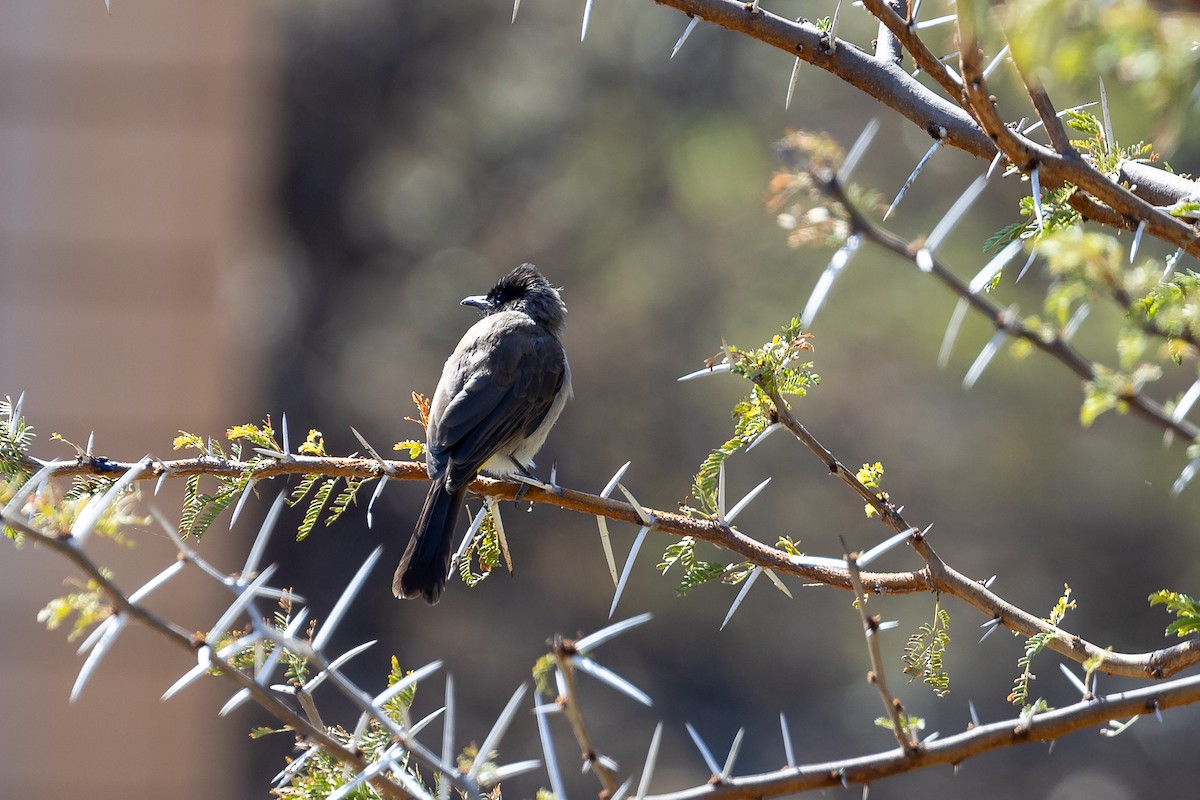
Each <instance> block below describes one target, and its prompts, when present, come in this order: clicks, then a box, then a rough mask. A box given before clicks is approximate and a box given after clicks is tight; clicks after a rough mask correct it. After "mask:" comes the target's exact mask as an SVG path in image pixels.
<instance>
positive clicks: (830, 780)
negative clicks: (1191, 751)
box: [647, 676, 1200, 800]
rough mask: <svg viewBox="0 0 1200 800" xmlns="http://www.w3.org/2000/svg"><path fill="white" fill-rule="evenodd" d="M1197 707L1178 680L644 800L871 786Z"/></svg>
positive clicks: (744, 797) (722, 798)
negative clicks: (913, 743)
mask: <svg viewBox="0 0 1200 800" xmlns="http://www.w3.org/2000/svg"><path fill="white" fill-rule="evenodd" d="M1197 702H1200V676H1193V677H1189V678H1180V679H1178V680H1174V681H1170V682H1168V683H1160V684H1156V685H1154V686H1147V687H1144V688H1141V689H1136V690H1134V691H1130V692H1120V693H1116V694H1111V695H1104V696H1100V697H1095V698H1092V699H1085V700H1081V701H1080V702H1078V703H1074V704H1073V705H1069V706H1066V707H1064V708H1059V709H1055V710H1053V711H1045V712H1042V713H1040V714H1036V715H1034V716H1031V717H1021V718H1016V719H1008V720H1004V721H1001V722H993V723H989V724H987V725H980V726H977V727H972V728H969V729H968V730H966V731H964V732H962V733H959V734H955V735H953V736H943V737H939V738H937V739H933V740H930V739H928V738H927V739H926V740H925V741H924V742H922V743H921V745H920V746H919V747H918V748H917V750H916V752H914V753H906V752H905V751H904V750H903V749H901V748H896V749H893V750H888V751H886V752H882V753H876V754H874V755H869V756H862V757H859V758H851V759H844V760H839V761H825V762H821V763H816V764H807V765H802V766H798V767H794V768H787V769H782V770H777V771H775V772H766V773H762V774H758V775H746V776H743V777H740V778H729V779H728V780H724V781H721V782H719V783H708V784H704V785H702V786H696V787H693V788H691V789H685V790H683V791H680V792H672V793H669V794H661V795H650V796H648V798H647V800H748V799H749V798H759V797H775V796H778V795H787V794H794V793H797V792H804V791H809V790H812V789H826V788H831V787H839V786H843V785H848V784H869V783H873V782H875V781H878V780H880V779H882V778H887V777H890V776H892V775H899V774H901V773H906V772H912V771H914V770H917V769H925V768H928V767H933V766H938V765H941V764H959V763H961V762H963V761H965V760H966V759H968V758H970V757H972V756H976V755H979V754H980V753H986V752H989V751H991V750H999V749H1001V748H1005V747H1013V746H1016V745H1020V744H1027V743H1030V742H1043V741H1051V740H1054V739H1060V738H1062V737H1063V736H1065V735H1066V734H1068V733H1072V732H1074V731H1079V730H1083V729H1085V728H1091V727H1094V726H1096V725H1103V724H1106V723H1107V722H1108V721H1109V720H1111V719H1114V718H1119V717H1136V716H1143V715H1146V714H1154V713H1157V712H1158V711H1159V710H1165V709H1168V708H1175V707H1177V706H1184V705H1189V704H1193V703H1197Z"/></svg>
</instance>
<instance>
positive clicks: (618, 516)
mask: <svg viewBox="0 0 1200 800" xmlns="http://www.w3.org/2000/svg"><path fill="white" fill-rule="evenodd" d="M771 399H772V402H774V403H775V406H776V413H777V417H778V420H779V422H781V423H783V425H784V426H785V427H787V429H788V430H789V431H790V432H791V433H792V434H793V435H795V436H796V437H797V438H798V439H800V441H801V442H803V443H804V444H805V445H806V446H807V447H808V448H809V449H810V450H812V452H813V453H814V454H816V455H817V456H818V458H820V459H821V461H822V463H824V464H825V467H826V468H827V469H828V470H829V472H830V473H831V474H834V475H836V476H837V477H839V478H840V479H841V480H842V482H843V483H846V484H847V485H848V486H849V487H850V488H851V489H852V490H854V491H855V492H856V493H857V494H858V495H859V497H861V498H862V499H863V500H864V502H868V503H871V504H872V505H874V506H875V508H876V511H878V512H879V516H880V520H881V521H882V522H884V523H885V524H887V525H888V526H889V527H890V528H892V529H893V530H894V531H896V532H900V531H904V530H908V529H911V528H912V527H913V526H911V525H909V524H908V523H907V522H905V521H904V518H903V517H902V515H901V514H900V513H899V512H898V511H897V510H896V509H895V508H894V507H893V506H892V505H890V504H888V503H885V502H884V501H881V500H880V499H879V498H877V497H875V495H874V493H873V492H871V490H870V489H868V488H866V487H865V486H863V485H862V484H861V483H860V482H859V481H858V479H857V477H855V473H854V472H853V471H851V470H849V469H847V468H846V467H845V466H844V465H842V463H841V462H840V461H838V460H837V459H836V458H835V457H834V456H833V455H832V454H831V453H830V452H829V450H828V449H826V448H825V447H824V446H823V445H821V443H820V442H819V441H817V439H816V438H815V437H814V436H813V435H812V434H811V433H809V432H808V430H807V429H805V428H804V426H803V425H801V424H800V422H799V421H798V420H797V419H796V418H795V417H794V416H793V415H792V414H791V411H790V410H789V409H788V407H787V404H786V403H785V402H784V401H783V399H782V398H781V397H779V396H778V395H774V396H772V397H771ZM385 465H386V468H387V472H386V474H387V475H388V477H389V478H390V479H392V480H428V475H427V474H426V472H425V467H424V465H423V464H419V463H416V462H411V461H387V462H384V463H380V462H379V461H376V460H374V459H367V458H318V457H314V456H289V457H288V459H287V460H276V461H268V462H265V463H262V464H258V465H254V464H251V463H249V462H238V461H225V460H218V459H213V458H207V457H200V458H195V459H181V460H176V461H167V462H156V463H155V464H154V465H153V466H152V467H151V468H150V469H147V470H146V471H145V472H144V473H143V474H142V475H141V476H139V480H150V479H153V478H155V477H156V476H159V475H162V474H163V473H164V472H165V473H166V474H167V475H168V476H170V477H184V476H188V475H197V474H199V475H212V476H217V477H226V478H229V477H235V476H238V475H241V474H243V472H245V471H247V470H249V471H251V473H252V475H253V476H254V478H255V480H256V481H258V480H261V479H263V478H268V477H275V476H280V475H295V474H320V475H327V476H335V475H336V476H340V477H355V478H377V477H380V476H381V475H383V474H385ZM31 466H34V467H36V466H37V464H36V462H31ZM134 466H135V465H134V464H132V463H126V462H117V461H112V460H110V459H106V458H99V457H95V458H90V459H83V460H79V461H67V462H62V463H61V464H60V465H59V466H57V467H56V468H55V469H54V470H52V472H51V477H68V476H73V475H105V476H109V477H116V476H118V475H120V474H123V473H124V472H126V471H127V470H129V469H131V468H133V467H134ZM471 490H472V491H474V492H477V493H478V494H480V495H484V496H488V497H494V498H496V499H498V500H512V499H514V498H515V497H516V495H517V492H519V491H520V492H522V494H521V499H522V500H523V501H528V502H531V503H539V504H548V505H553V506H558V507H559V508H563V509H566V510H568V511H576V512H580V513H583V514H588V515H593V516H603V517H605V518H607V519H611V520H618V521H621V522H628V523H630V524H633V525H638V526H640V525H642V524H643V520H642V518H641V516H640V515H639V513H638V509H636V508H634V507H633V506H632V505H630V504H629V503H625V502H621V501H618V500H611V499H607V498H604V497H600V496H598V495H594V494H589V493H587V492H581V491H578V490H574V489H568V488H565V487H562V486H545V487H537V486H533V485H529V484H523V483H510V482H507V481H500V480H494V479H491V478H485V477H479V478H477V479H476V480H475V481H474V482H473V483H472V484H471ZM643 510H645V511H646V512H648V514H649V515H650V516H651V518H652V525H651V529H652V530H655V531H658V532H660V533H665V534H667V535H670V536H678V537H684V536H692V537H695V538H696V539H700V540H703V541H706V542H709V543H711V544H714V545H716V546H717V547H720V548H722V549H724V550H727V551H729V552H731V553H735V554H737V555H738V556H739V557H740V558H742V559H744V560H746V561H750V562H752V563H753V564H755V565H757V566H760V567H763V568H765V569H769V570H774V571H775V572H777V573H784V574H788V575H795V576H797V577H800V578H803V579H804V580H806V581H810V582H815V583H821V584H825V585H827V586H833V587H836V588H839V589H851V588H852V584H851V581H850V576H849V574H848V572H847V571H846V570H845V569H837V568H834V567H828V566H818V565H813V564H811V563H806V562H805V560H804V558H803V557H799V556H790V555H788V554H787V553H785V552H783V551H781V550H778V549H776V548H774V547H769V546H767V545H765V544H763V543H761V542H759V541H757V540H755V539H753V538H751V537H749V536H747V535H746V534H744V533H742V532H741V531H739V530H737V528H735V527H732V526H730V525H726V524H723V523H721V522H719V521H717V520H715V519H697V518H693V517H688V516H685V515H683V514H678V513H673V512H669V511H660V510H657V509H653V508H649V507H645V506H643ZM909 542H910V544H911V545H912V547H913V549H914V550H916V551H917V553H918V555H920V556H921V557H922V558H923V559H924V560H925V567H924V568H923V569H921V570H918V571H909V572H863V573H862V582H863V586H864V590H865V591H868V592H871V593H873V594H912V593H916V592H930V591H932V592H941V593H943V594H947V595H950V596H953V597H957V598H958V599H960V600H962V601H963V602H965V603H967V604H968V605H971V606H973V607H975V608H977V609H978V610H979V611H981V612H982V613H983V614H984V615H985V616H987V617H988V618H989V619H995V620H997V621H998V622H999V624H1001V625H1004V626H1005V627H1007V628H1009V629H1011V630H1013V631H1016V632H1017V633H1020V634H1021V635H1023V636H1033V635H1035V634H1038V633H1049V634H1050V639H1049V642H1048V643H1047V646H1048V647H1049V648H1050V649H1052V650H1054V651H1055V652H1057V653H1060V654H1061V655H1064V656H1066V657H1067V658H1070V659H1072V660H1073V661H1077V662H1080V663H1082V662H1083V661H1086V660H1087V659H1089V658H1093V659H1096V660H1098V661H1099V662H1100V666H1099V667H1098V668H1097V670H1098V671H1099V672H1104V673H1108V674H1112V675H1127V676H1131V677H1139V678H1154V679H1159V678H1165V677H1169V676H1171V675H1174V674H1175V673H1177V672H1179V671H1180V670H1182V669H1185V668H1186V667H1189V666H1191V665H1193V664H1196V663H1200V640H1192V641H1186V642H1182V643H1180V644H1177V645H1174V646H1172V647H1167V648H1162V649H1159V650H1154V651H1151V652H1148V653H1119V652H1112V651H1109V650H1107V649H1106V648H1103V647H1100V646H1097V645H1095V644H1092V643H1091V642H1088V641H1086V640H1084V639H1082V638H1081V637H1079V636H1076V635H1074V634H1071V633H1068V632H1067V631H1064V630H1062V629H1061V628H1057V627H1055V626H1052V625H1049V624H1048V623H1046V622H1045V621H1044V620H1042V619H1041V618H1040V617H1038V616H1036V615H1034V614H1031V613H1029V612H1027V611H1024V610H1022V609H1020V608H1018V607H1017V606H1015V605H1013V604H1012V603H1009V602H1007V601H1005V600H1004V599H1002V598H1001V597H1000V596H998V595H997V594H995V593H994V592H992V591H991V590H989V589H987V588H986V587H985V586H984V585H983V584H982V583H980V582H979V581H977V580H973V579H971V578H968V577H967V576H965V575H963V574H962V573H960V572H958V571H956V570H955V569H953V568H952V567H950V566H949V565H947V564H946V563H945V562H943V561H942V560H941V558H940V557H939V556H938V555H937V553H936V552H935V551H934V550H933V548H932V547H931V546H930V545H929V543H928V541H927V540H926V539H925V538H924V537H922V536H921V535H920V534H913V536H912V537H911V538H910V539H909Z"/></svg>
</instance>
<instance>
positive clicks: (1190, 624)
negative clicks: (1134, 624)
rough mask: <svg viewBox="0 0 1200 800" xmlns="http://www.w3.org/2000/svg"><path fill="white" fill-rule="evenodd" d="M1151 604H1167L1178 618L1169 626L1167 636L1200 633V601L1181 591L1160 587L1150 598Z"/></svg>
mask: <svg viewBox="0 0 1200 800" xmlns="http://www.w3.org/2000/svg"><path fill="white" fill-rule="evenodd" d="M1148 599H1149V601H1150V605H1151V606H1160V605H1165V606H1166V607H1167V611H1169V612H1170V613H1172V614H1174V615H1175V617H1176V619H1175V621H1174V622H1172V623H1171V624H1170V625H1168V626H1167V630H1166V635H1167V636H1172V635H1174V636H1178V637H1180V638H1183V637H1184V636H1191V635H1192V634H1195V633H1200V603H1198V602H1197V601H1196V600H1195V599H1193V598H1192V597H1189V596H1188V595H1186V594H1182V593H1181V592H1172V591H1168V590H1167V589H1160V590H1159V591H1157V592H1155V593H1154V594H1152V595H1150V597H1149V598H1148Z"/></svg>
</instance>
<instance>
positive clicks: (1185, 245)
mask: <svg viewBox="0 0 1200 800" xmlns="http://www.w3.org/2000/svg"><path fill="white" fill-rule="evenodd" d="M958 10H959V14H958V46H959V63H960V65H961V72H962V76H963V96H964V98H965V99H966V100H967V103H968V104H969V106H970V109H971V111H972V113H973V114H974V116H975V119H976V120H978V122H979V124H980V126H982V128H983V130H984V131H985V132H986V133H987V135H988V137H989V138H991V140H992V141H993V142H994V143H995V144H996V146H997V147H998V148H999V150H1000V152H1002V153H1004V156H1005V157H1006V158H1007V159H1008V160H1009V161H1011V162H1012V163H1013V164H1015V165H1016V167H1017V168H1018V169H1019V170H1020V171H1021V172H1023V173H1025V174H1029V173H1031V172H1033V170H1035V169H1036V170H1038V173H1039V176H1040V178H1041V183H1042V185H1043V186H1045V187H1047V188H1058V187H1060V186H1063V185H1066V184H1072V185H1074V186H1077V187H1079V188H1080V189H1082V190H1083V191H1084V192H1086V193H1087V194H1090V195H1091V197H1088V196H1087V195H1085V194H1083V193H1081V192H1074V193H1072V194H1071V196H1070V198H1069V199H1068V202H1069V203H1070V204H1071V207H1072V208H1074V209H1075V210H1076V211H1078V212H1079V213H1080V214H1082V215H1083V216H1084V217H1085V218H1087V219H1092V220H1096V221H1099V222H1102V223H1103V224H1105V225H1108V226H1110V227H1115V228H1123V229H1125V230H1130V231H1132V230H1136V229H1137V227H1138V225H1139V224H1140V223H1142V222H1144V223H1145V225H1146V232H1147V233H1150V234H1151V235H1153V236H1155V237H1157V238H1159V239H1162V240H1163V241H1166V242H1170V243H1171V244H1173V245H1175V246H1176V247H1180V248H1182V249H1183V250H1185V251H1186V252H1188V253H1190V254H1191V255H1193V256H1196V257H1198V258H1200V231H1198V230H1197V229H1196V228H1195V227H1194V226H1192V225H1188V224H1187V223H1185V222H1184V221H1183V220H1181V219H1178V218H1176V217H1173V216H1171V215H1170V214H1168V213H1167V212H1165V211H1162V210H1161V209H1159V208H1156V207H1154V206H1153V205H1151V204H1150V203H1149V202H1147V201H1146V200H1144V199H1142V198H1141V197H1139V196H1138V195H1136V194H1135V193H1133V192H1131V191H1129V190H1127V189H1124V188H1123V187H1121V186H1120V185H1119V184H1117V183H1115V182H1114V181H1112V180H1110V179H1109V178H1108V177H1107V176H1105V175H1103V174H1101V173H1100V172H1098V171H1097V170H1096V168H1095V167H1093V166H1092V165H1091V164H1089V163H1087V162H1086V161H1085V160H1084V159H1083V158H1082V157H1081V156H1080V155H1079V153H1077V152H1075V150H1073V149H1068V150H1067V152H1064V153H1059V152H1057V151H1055V150H1054V149H1052V148H1049V147H1045V146H1043V145H1040V144H1038V143H1037V142H1034V141H1032V140H1031V139H1027V138H1025V137H1024V136H1022V135H1021V134H1019V133H1018V132H1016V131H1014V130H1013V129H1011V128H1009V127H1008V126H1007V125H1005V124H1004V121H1003V120H1002V119H1001V118H1000V114H999V113H998V112H997V111H996V103H995V99H994V98H993V97H992V96H991V95H990V94H988V90H987V81H986V80H985V79H984V77H983V65H982V60H981V55H982V54H981V53H980V51H979V43H978V41H977V39H976V36H975V14H976V8H975V4H974V2H973V1H972V0H964V2H962V3H960V4H959V7H958ZM1177 199H1178V198H1177Z"/></svg>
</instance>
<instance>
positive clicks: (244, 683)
mask: <svg viewBox="0 0 1200 800" xmlns="http://www.w3.org/2000/svg"><path fill="white" fill-rule="evenodd" d="M3 520H4V524H5V525H7V526H9V527H10V528H13V529H14V530H17V531H19V532H20V533H21V534H22V535H24V536H27V537H29V538H30V540H32V541H35V542H37V543H38V544H40V545H42V546H43V547H45V548H47V549H48V550H50V551H51V552H53V553H55V554H57V555H59V556H61V557H63V558H65V559H67V560H68V561H70V562H71V563H73V564H75V566H77V567H78V568H79V569H80V571H81V572H83V573H84V574H85V575H86V576H87V577H88V580H89V581H92V582H95V584H96V585H97V586H98V587H100V591H101V592H103V594H104V595H105V596H106V597H108V598H109V601H110V602H111V603H112V604H113V607H114V608H115V611H114V613H115V614H118V615H125V616H127V617H128V618H130V619H134V620H137V621H138V622H140V623H141V624H143V625H145V626H146V627H147V628H149V629H150V630H152V631H154V632H155V633H157V634H159V635H161V636H163V637H164V638H166V639H167V640H168V641H169V642H171V643H172V644H173V645H175V646H176V647H178V648H180V649H183V650H186V651H187V652H188V653H190V654H191V655H192V656H193V657H195V656H196V654H197V652H198V651H199V650H201V649H202V648H204V647H208V645H207V644H206V643H205V641H204V640H203V639H202V638H200V637H194V636H193V635H191V634H190V633H188V632H187V631H185V630H183V629H182V628H180V627H179V626H178V625H176V624H174V623H172V622H169V621H167V620H164V619H162V618H161V617H159V616H157V615H156V614H154V613H153V612H151V611H149V610H148V609H146V608H145V607H144V606H142V605H141V604H140V603H135V602H133V601H131V600H130V599H129V595H127V594H125V593H124V592H123V591H121V590H120V589H119V588H117V586H116V584H114V583H113V582H112V580H111V579H109V578H108V577H107V576H106V575H105V574H104V571H103V570H102V569H101V568H100V567H99V566H98V565H97V564H96V563H95V562H94V561H92V560H91V559H90V558H89V557H88V556H87V554H86V553H84V551H83V549H82V548H80V547H77V546H76V545H75V541H74V538H73V537H72V536H71V535H70V534H59V533H55V532H51V531H43V530H41V529H39V528H37V527H34V526H33V525H31V524H30V523H29V522H28V521H27V520H25V519H23V518H22V517H21V516H19V515H18V514H17V513H15V512H10V511H9V510H8V509H5V510H4V512H3ZM214 656H215V653H214ZM220 663H221V668H220V669H219V670H216V671H215V674H217V675H218V676H219V677H222V678H224V679H225V680H228V681H231V682H232V683H233V684H234V685H236V686H237V687H238V689H241V690H245V691H247V692H249V694H250V697H251V698H252V699H253V700H254V702H256V703H258V705H259V706H261V707H262V708H263V709H264V710H265V711H266V712H267V713H269V714H270V715H271V716H273V717H275V718H276V719H277V720H279V721H280V722H282V723H283V724H284V725H287V726H288V727H289V728H291V729H292V730H293V731H295V732H296V733H297V735H298V736H300V737H302V738H304V739H306V740H308V741H309V742H311V743H313V746H316V747H320V748H321V749H322V750H324V751H325V752H327V753H329V754H330V755H331V756H333V757H334V758H337V759H338V760H340V761H342V762H344V763H346V764H349V765H350V766H352V767H353V768H354V769H355V771H358V772H361V771H363V770H365V769H366V768H367V767H368V766H370V762H368V761H367V760H366V759H365V758H363V756H362V755H361V753H359V752H357V751H354V750H350V749H349V748H347V747H345V746H343V745H342V743H341V742H339V741H338V740H337V739H335V738H333V737H332V736H330V735H329V734H328V733H327V732H326V731H325V730H324V729H323V728H319V727H317V726H316V725H314V724H312V723H311V722H310V721H309V720H308V719H306V718H305V717H304V716H303V715H301V714H299V713H297V712H296V711H295V710H294V709H292V708H291V707H290V706H288V705H287V704H286V703H283V702H282V701H280V699H279V698H278V697H277V696H276V695H275V694H273V693H272V692H271V690H270V689H269V688H268V687H266V686H263V685H262V684H260V683H259V682H258V681H256V680H255V679H254V678H253V677H252V676H250V675H247V674H246V673H244V672H243V671H242V670H240V669H238V668H237V667H236V666H234V665H233V664H232V663H231V661H230V660H228V659H227V660H225V661H222V662H220ZM370 783H371V786H372V787H374V788H375V789H376V790H378V791H379V792H380V793H381V794H382V795H383V796H385V797H393V798H401V799H402V800H418V798H417V796H416V795H414V794H412V793H410V792H408V791H407V790H405V789H404V788H403V787H402V786H400V785H399V784H397V783H394V782H393V781H391V780H389V779H388V778H387V777H386V776H383V775H376V776H374V777H372V778H371V779H370Z"/></svg>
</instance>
